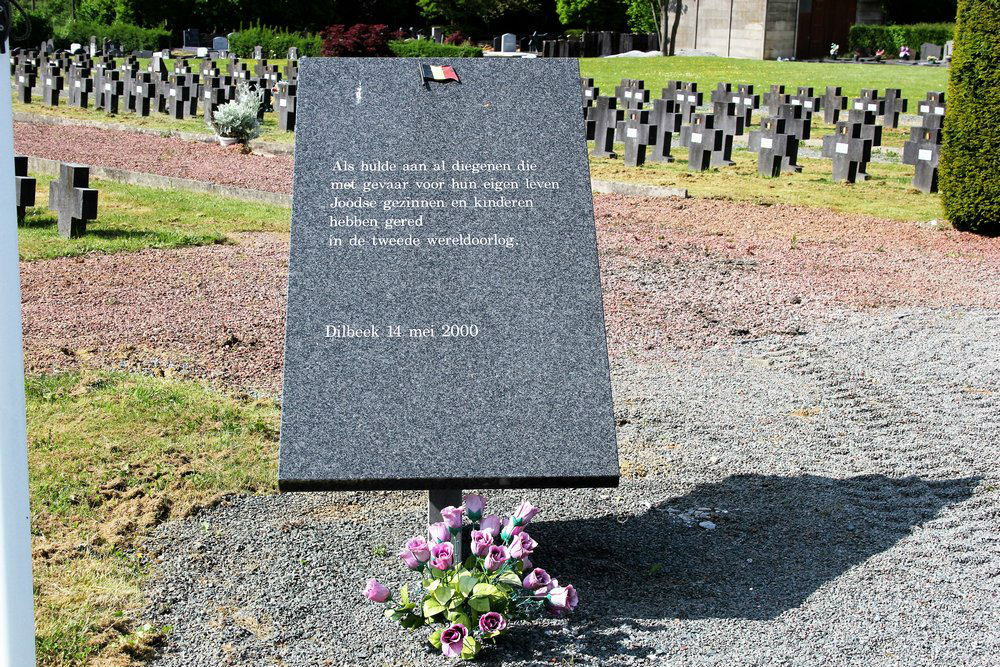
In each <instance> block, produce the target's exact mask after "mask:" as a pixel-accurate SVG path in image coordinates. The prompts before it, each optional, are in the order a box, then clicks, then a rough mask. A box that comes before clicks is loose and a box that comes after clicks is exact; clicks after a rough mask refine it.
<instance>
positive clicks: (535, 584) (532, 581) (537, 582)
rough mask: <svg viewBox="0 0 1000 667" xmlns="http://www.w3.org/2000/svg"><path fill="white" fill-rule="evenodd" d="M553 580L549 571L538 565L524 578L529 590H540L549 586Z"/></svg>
mask: <svg viewBox="0 0 1000 667" xmlns="http://www.w3.org/2000/svg"><path fill="white" fill-rule="evenodd" d="M551 582H552V577H550V576H549V573H548V572H546V571H545V570H543V569H542V568H540V567H536V568H535V569H534V570H532V571H531V572H529V573H528V576H526V577H525V578H524V582H523V583H524V587H525V588H526V589H528V590H529V591H534V590H538V589H539V588H543V587H545V586H548V585H549V584H550V583H551Z"/></svg>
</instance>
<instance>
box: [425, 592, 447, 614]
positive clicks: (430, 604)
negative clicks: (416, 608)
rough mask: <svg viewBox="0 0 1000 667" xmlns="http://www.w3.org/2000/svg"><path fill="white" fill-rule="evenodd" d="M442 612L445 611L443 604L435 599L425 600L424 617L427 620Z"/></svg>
mask: <svg viewBox="0 0 1000 667" xmlns="http://www.w3.org/2000/svg"><path fill="white" fill-rule="evenodd" d="M442 611H444V605H443V604H441V603H440V602H438V601H437V600H436V599H434V598H433V597H428V598H427V599H426V600H424V617H425V618H430V617H431V616H434V615H435V614H440V613H441V612H442Z"/></svg>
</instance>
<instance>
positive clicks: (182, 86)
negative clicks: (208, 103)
mask: <svg viewBox="0 0 1000 667" xmlns="http://www.w3.org/2000/svg"><path fill="white" fill-rule="evenodd" d="M188 76H189V75H187V74H175V75H174V76H173V77H172V78H171V81H170V85H169V86H168V88H167V94H166V98H167V113H168V114H170V117H171V118H175V119H177V120H183V119H184V118H189V117H190V116H194V115H195V114H196V109H197V107H196V106H194V105H192V102H194V103H195V104H197V98H193V96H192V92H193V91H192V85H191V83H190V82H189V80H188ZM195 90H197V88H195Z"/></svg>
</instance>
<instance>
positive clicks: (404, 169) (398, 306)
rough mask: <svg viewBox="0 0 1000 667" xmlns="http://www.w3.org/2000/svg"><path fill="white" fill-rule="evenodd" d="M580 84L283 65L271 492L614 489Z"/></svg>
mask: <svg viewBox="0 0 1000 667" xmlns="http://www.w3.org/2000/svg"><path fill="white" fill-rule="evenodd" d="M579 76H580V74H579V70H578V65H577V62H576V61H575V60H561V59H552V60H546V61H542V60H521V59H513V58H511V59H508V58H502V59H501V58H497V59H493V58H484V59H453V60H434V61H428V60H422V59H408V58H391V59H376V58H332V59H323V58H309V59H308V60H304V61H302V62H301V63H300V69H299V79H298V90H297V103H296V113H297V119H296V131H295V174H294V186H293V193H294V197H293V208H292V234H291V250H290V260H289V284H288V310H287V318H286V334H285V371H284V394H283V412H282V426H281V447H280V455H279V466H278V483H279V488H280V489H281V490H283V491H309V490H325V489H348V490H349V489H429V490H432V489H461V488H482V487H585V486H613V485H616V484H617V483H618V473H619V471H618V456H617V446H616V442H615V425H614V418H613V412H612V404H611V389H610V381H609V371H608V356H607V344H606V337H605V328H604V315H603V305H602V294H601V281H600V271H599V268H598V260H597V246H596V235H595V226H594V213H593V200H592V195H591V190H590V175H589V168H588V160H587V150H586V137H585V130H584V119H583V117H582V115H581V114H580V107H581V103H582V94H581V90H580V83H579V81H580V80H579ZM436 492H437V491H435V493H436Z"/></svg>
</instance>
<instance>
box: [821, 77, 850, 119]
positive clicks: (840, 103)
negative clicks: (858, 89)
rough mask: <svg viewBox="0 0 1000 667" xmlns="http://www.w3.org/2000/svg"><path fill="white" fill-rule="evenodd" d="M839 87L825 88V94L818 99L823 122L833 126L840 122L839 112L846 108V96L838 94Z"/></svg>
mask: <svg viewBox="0 0 1000 667" xmlns="http://www.w3.org/2000/svg"><path fill="white" fill-rule="evenodd" d="M840 91H841V88H840V86H827V87H826V94H824V95H823V97H821V98H820V100H821V104H822V106H823V122H824V123H826V124H828V125H834V124H836V122H837V121H838V120H840V112H841V111H843V110H844V109H846V108H847V96H846V95H841V94H840Z"/></svg>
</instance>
